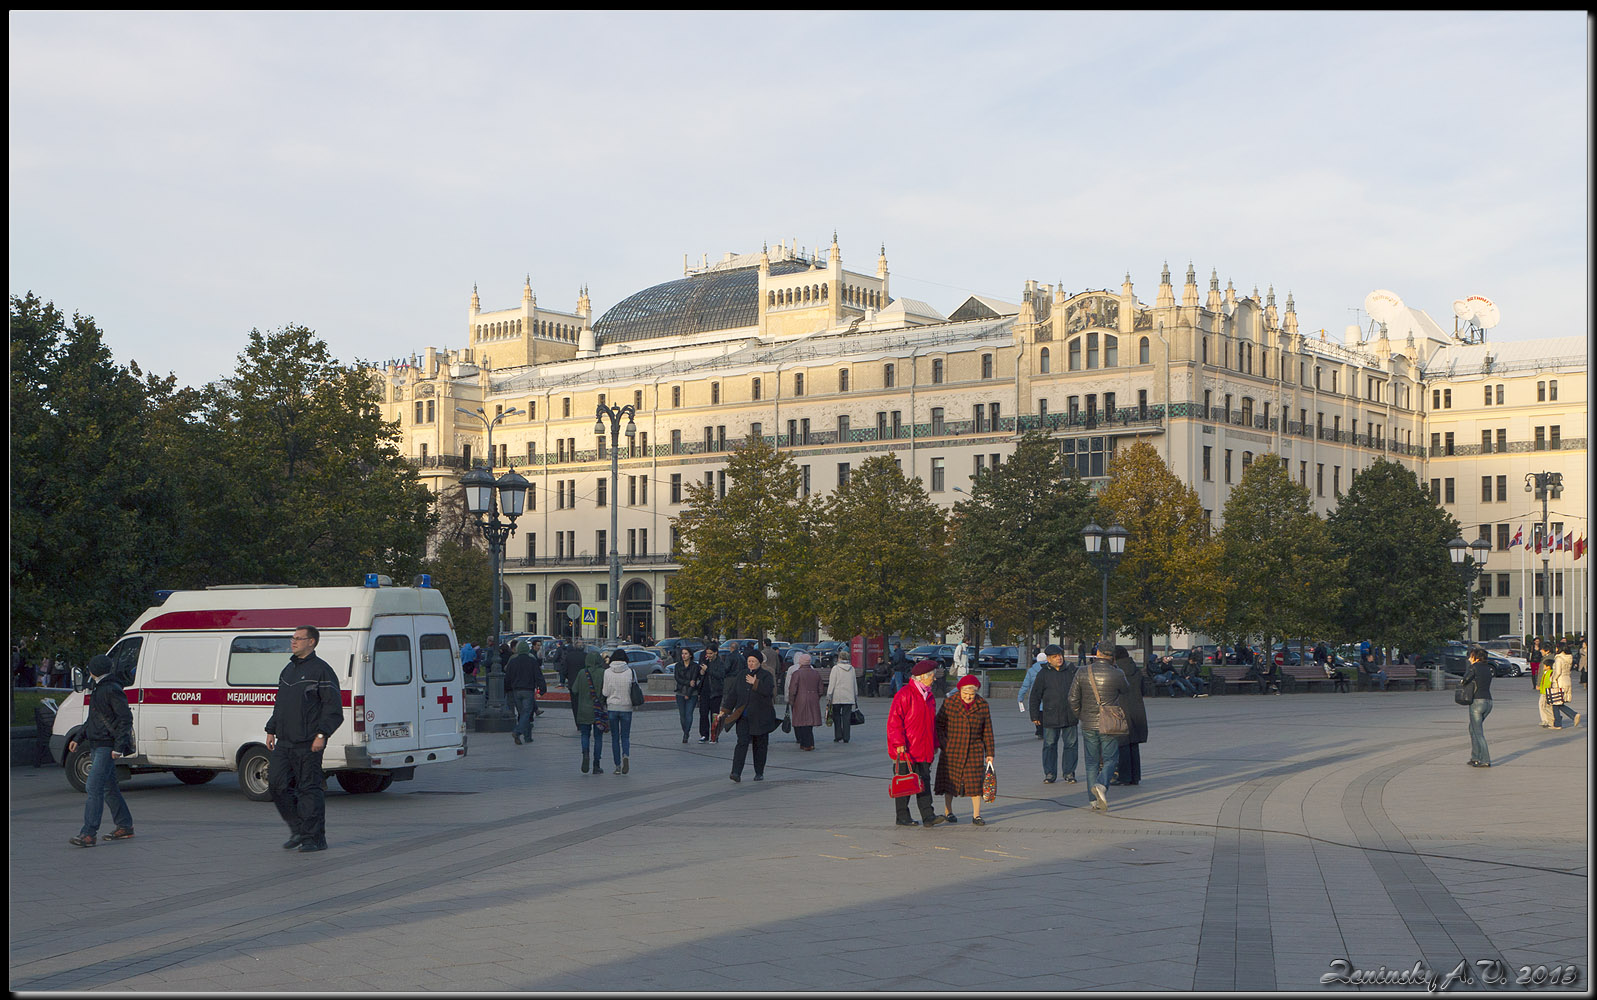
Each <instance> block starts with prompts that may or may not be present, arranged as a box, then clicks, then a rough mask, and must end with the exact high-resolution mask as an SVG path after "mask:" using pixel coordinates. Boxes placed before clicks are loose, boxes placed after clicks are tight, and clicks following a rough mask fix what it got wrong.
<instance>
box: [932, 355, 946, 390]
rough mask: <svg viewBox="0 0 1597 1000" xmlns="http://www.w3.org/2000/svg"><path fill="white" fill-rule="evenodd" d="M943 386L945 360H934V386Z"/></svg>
mask: <svg viewBox="0 0 1597 1000" xmlns="http://www.w3.org/2000/svg"><path fill="white" fill-rule="evenodd" d="M942 384H943V359H942V358H933V359H932V385H942Z"/></svg>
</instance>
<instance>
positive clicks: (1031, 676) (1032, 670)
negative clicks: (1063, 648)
mask: <svg viewBox="0 0 1597 1000" xmlns="http://www.w3.org/2000/svg"><path fill="white" fill-rule="evenodd" d="M1047 665H1048V656H1047V655H1046V654H1045V653H1044V652H1043V650H1040V649H1039V650H1037V658H1036V659H1035V660H1033V661H1032V662H1031V666H1030V667H1028V668H1026V676H1025V677H1023V678H1021V681H1020V691H1019V692H1018V693H1017V694H1016V695H1015V700H1016V701H1017V702H1018V703H1019V705H1020V710H1021V711H1022V712H1026V711H1028V709H1027V708H1026V696H1027V695H1029V694H1031V686H1032V685H1033V684H1035V683H1037V675H1038V674H1040V673H1042V668H1043V667H1045V666H1047ZM1032 724H1033V728H1035V729H1036V731H1037V738H1038V739H1039V740H1040V739H1042V738H1043V734H1042V723H1040V722H1037V720H1036V719H1033V720H1032Z"/></svg>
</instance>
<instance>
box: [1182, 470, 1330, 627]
mask: <svg viewBox="0 0 1597 1000" xmlns="http://www.w3.org/2000/svg"><path fill="white" fill-rule="evenodd" d="M1220 549H1221V557H1220V569H1221V572H1220V579H1221V581H1222V593H1223V596H1224V602H1223V605H1222V610H1221V613H1220V615H1219V621H1217V622H1216V623H1215V625H1213V626H1211V627H1210V628H1209V629H1208V631H1210V632H1211V633H1212V634H1215V635H1224V636H1228V637H1232V638H1249V637H1254V636H1258V637H1262V638H1263V640H1264V648H1265V655H1270V651H1271V650H1272V649H1273V648H1274V644H1273V643H1274V639H1275V638H1276V637H1278V636H1279V637H1281V638H1283V639H1285V638H1292V637H1298V638H1303V637H1307V636H1311V635H1313V636H1320V635H1325V634H1327V633H1329V632H1330V631H1332V630H1333V629H1334V628H1335V623H1336V610H1337V608H1338V607H1339V606H1340V603H1341V600H1342V590H1343V581H1344V579H1345V577H1344V570H1345V565H1344V564H1343V562H1342V561H1341V560H1340V559H1338V558H1337V557H1336V555H1335V553H1334V552H1333V551H1332V548H1331V536H1330V533H1329V531H1328V530H1327V529H1326V526H1325V522H1324V521H1322V520H1321V519H1320V516H1319V515H1318V514H1316V513H1315V512H1314V509H1313V506H1312V503H1311V501H1310V499H1309V490H1308V487H1306V486H1301V485H1299V484H1298V483H1294V482H1293V481H1292V478H1291V477H1290V476H1289V475H1287V472H1286V469H1285V467H1284V466H1283V465H1282V464H1281V460H1280V458H1279V457H1278V456H1276V455H1273V454H1267V455H1263V456H1261V457H1260V458H1259V459H1257V460H1256V461H1255V462H1254V463H1253V464H1252V465H1250V466H1249V467H1248V468H1247V469H1245V470H1243V472H1242V479H1241V480H1240V481H1239V482H1238V483H1237V485H1236V488H1235V489H1233V490H1232V491H1231V497H1230V499H1228V500H1227V501H1226V505H1225V527H1224V528H1223V529H1222V530H1221V532H1220Z"/></svg>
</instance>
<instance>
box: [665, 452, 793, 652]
mask: <svg viewBox="0 0 1597 1000" xmlns="http://www.w3.org/2000/svg"><path fill="white" fill-rule="evenodd" d="M726 478H727V489H726V495H725V496H721V497H718V496H716V495H715V490H714V488H713V487H711V486H709V485H708V484H705V483H697V482H696V483H693V484H691V485H689V487H688V489H687V497H686V500H687V510H686V511H685V512H684V513H683V514H682V515H681V516H680V517H679V518H678V519H677V538H678V550H679V564H680V566H681V569H679V570H678V571H677V572H676V573H675V574H674V575H673V576H672V577H671V583H670V600H671V606H672V618H673V620H674V621H676V622H677V623H678V627H679V629H686V628H690V627H691V628H694V629H696V630H698V631H700V632H701V633H702V634H705V635H713V634H716V633H718V632H719V633H724V634H727V635H734V634H735V635H743V634H754V635H759V634H764V633H772V632H777V633H797V632H799V631H803V630H804V629H805V628H807V627H808V625H809V624H810V623H812V622H813V621H814V620H815V614H814V609H813V606H812V604H811V602H810V600H809V590H808V584H809V580H808V574H807V573H806V568H807V567H806V565H805V563H804V560H803V555H804V553H805V552H806V551H807V548H808V546H807V544H806V529H805V525H806V523H807V519H808V518H809V513H808V508H807V505H806V503H805V502H804V501H803V500H802V499H801V498H800V497H799V496H798V486H799V470H798V466H796V465H794V464H793V461H792V459H790V458H788V457H787V456H786V455H783V454H782V453H781V452H779V451H777V450H776V448H775V447H774V446H772V445H771V444H770V443H769V442H767V441H765V440H763V439H760V438H751V439H750V440H749V441H747V442H746V443H745V444H744V445H743V446H742V447H741V448H739V449H737V450H736V451H735V452H734V453H733V454H732V457H731V459H730V460H729V461H728V462H727V468H726Z"/></svg>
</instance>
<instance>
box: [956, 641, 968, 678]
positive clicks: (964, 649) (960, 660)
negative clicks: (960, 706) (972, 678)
mask: <svg viewBox="0 0 1597 1000" xmlns="http://www.w3.org/2000/svg"><path fill="white" fill-rule="evenodd" d="M968 673H970V645H969V644H968V643H966V642H965V640H964V639H961V640H959V645H957V646H955V647H954V683H955V684H958V683H959V679H960V678H961V677H964V676H965V675H966V674H968Z"/></svg>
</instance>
